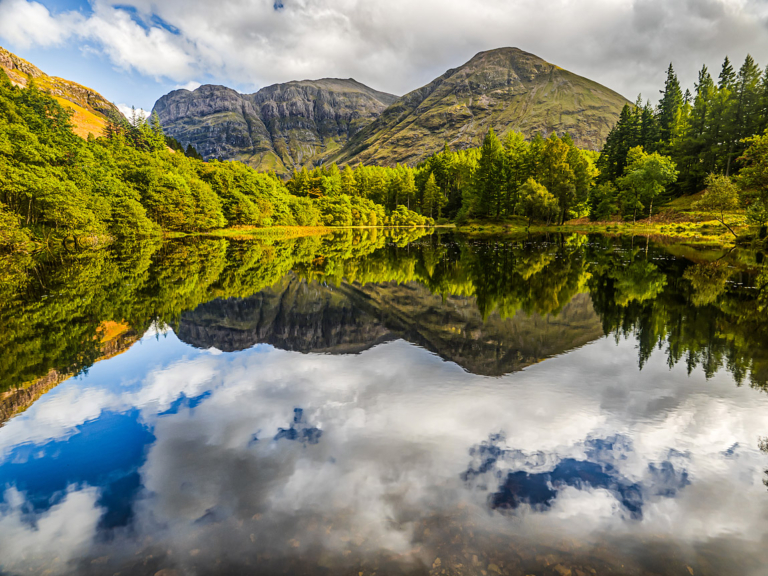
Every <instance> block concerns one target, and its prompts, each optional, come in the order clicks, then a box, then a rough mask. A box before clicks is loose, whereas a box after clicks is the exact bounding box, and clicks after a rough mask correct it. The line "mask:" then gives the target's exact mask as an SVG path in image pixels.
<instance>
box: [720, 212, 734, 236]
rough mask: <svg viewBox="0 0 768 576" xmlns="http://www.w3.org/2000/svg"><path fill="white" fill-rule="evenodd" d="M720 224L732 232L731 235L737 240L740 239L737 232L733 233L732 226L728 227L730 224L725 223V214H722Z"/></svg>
mask: <svg viewBox="0 0 768 576" xmlns="http://www.w3.org/2000/svg"><path fill="white" fill-rule="evenodd" d="M720 223H721V224H722V225H723V226H725V227H726V228H728V230H730V232H731V234H733V235H734V237H735V238H738V235H737V234H736V232H734V231H733V228H731V227H730V226H728V224H726V223H725V214H724V213H723V212H720Z"/></svg>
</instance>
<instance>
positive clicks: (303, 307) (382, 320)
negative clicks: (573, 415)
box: [176, 274, 603, 376]
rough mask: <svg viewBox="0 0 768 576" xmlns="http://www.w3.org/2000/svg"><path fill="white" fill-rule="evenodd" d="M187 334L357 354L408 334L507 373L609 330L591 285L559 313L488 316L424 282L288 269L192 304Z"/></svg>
mask: <svg viewBox="0 0 768 576" xmlns="http://www.w3.org/2000/svg"><path fill="white" fill-rule="evenodd" d="M176 332H177V335H178V337H179V339H181V340H182V341H183V342H186V343H187V344H190V345H192V346H196V347H198V348H210V347H215V348H217V349H219V350H222V351H225V352H233V351H237V350H245V349H247V348H250V347H252V346H254V345H256V344H259V343H264V344H271V345H272V346H275V347H277V348H280V349H282V350H292V351H297V352H303V353H309V352H313V353H325V354H353V353H358V352H362V351H363V350H367V349H368V348H371V347H373V346H375V345H376V344H380V343H382V342H387V341H389V340H395V339H398V338H402V339H404V340H407V341H408V342H411V343H412V344H416V345H418V346H421V347H423V348H425V349H427V350H429V351H431V352H433V353H435V354H437V355H439V356H440V357H441V358H443V359H444V360H447V361H451V362H455V363H457V364H458V365H459V366H461V367H462V368H464V369H465V370H468V371H469V372H472V373H473V374H482V375H485V376H500V375H502V374H507V373H510V372H514V371H518V370H522V369H523V368H524V367H526V366H529V365H531V364H533V363H536V362H539V361H541V360H543V359H545V358H548V357H551V356H554V355H557V354H561V353H563V352H565V351H567V350H571V349H573V348H577V347H579V346H583V345H584V344H587V343H588V342H591V341H593V340H596V339H598V338H600V337H602V336H603V329H602V325H601V323H600V318H599V317H598V316H597V314H596V313H595V311H594V308H593V307H592V301H591V299H590V297H589V295H588V294H578V295H576V296H575V297H574V298H573V299H572V300H571V301H570V302H569V303H568V304H566V305H565V306H564V307H563V310H562V311H561V312H560V314H558V315H557V317H555V316H553V315H540V314H535V313H534V314H530V315H528V314H525V313H523V312H519V313H518V314H516V315H515V316H514V317H512V318H502V317H501V316H500V315H499V314H498V313H493V314H491V315H490V316H489V317H488V318H487V319H486V320H483V318H482V315H481V314H480V311H479V309H478V307H477V301H476V299H475V298H474V297H459V296H449V297H447V298H446V299H443V298H442V296H440V295H439V294H433V293H432V292H430V290H429V289H428V288H427V287H425V286H423V285H421V284H419V283H418V282H408V283H404V284H399V283H396V282H384V283H377V284H366V285H363V286H361V285H359V284H349V283H342V284H341V285H340V286H336V287H333V289H331V288H328V287H326V286H322V285H320V284H317V283H310V284H307V283H306V282H303V281H301V280H300V279H299V278H298V277H297V276H295V275H294V274H288V275H287V276H285V277H284V278H283V279H282V280H280V281H279V282H278V283H277V284H276V285H275V286H273V287H271V288H268V289H265V290H262V291H261V292H259V293H258V294H254V295H253V296H250V297H248V298H228V299H219V300H213V301H211V302H207V303H205V304H202V305H200V306H198V307H197V308H196V309H195V310H193V311H188V312H183V313H182V315H181V322H180V323H179V326H178V329H177V331H176Z"/></svg>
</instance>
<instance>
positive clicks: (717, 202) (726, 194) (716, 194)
mask: <svg viewBox="0 0 768 576" xmlns="http://www.w3.org/2000/svg"><path fill="white" fill-rule="evenodd" d="M694 207H695V208H696V209H698V210H704V211H706V212H713V213H714V214H715V218H717V221H718V222H720V224H722V225H723V226H725V227H726V228H728V230H729V231H730V233H731V234H733V235H734V236H736V232H734V231H733V228H731V227H730V226H729V225H728V223H727V222H726V221H725V217H726V212H731V211H733V210H736V209H737V208H738V207H739V192H738V189H737V188H736V185H735V184H734V183H733V182H732V181H731V179H730V178H729V177H728V176H718V175H716V174H710V175H709V177H708V178H707V190H706V192H704V196H703V197H702V198H701V200H699V201H698V202H696V204H695V206H694Z"/></svg>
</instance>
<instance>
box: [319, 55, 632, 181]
mask: <svg viewBox="0 0 768 576" xmlns="http://www.w3.org/2000/svg"><path fill="white" fill-rule="evenodd" d="M627 102H628V101H627V100H626V98H624V97H623V96H621V95H620V94H617V93H616V92H613V91H612V90H609V89H608V88H606V87H604V86H601V85H600V84H598V83H596V82H593V81H591V80H588V79H587V78H583V77H581V76H578V75H576V74H573V73H571V72H568V71H567V70H563V69H562V68H559V67H557V66H555V65H553V64H550V63H548V62H545V61H544V60H542V59H541V58H538V57H537V56H534V55H533V54H529V53H527V52H523V51H522V50H519V49H517V48H500V49H498V50H491V51H488V52H481V53H479V54H477V55H476V56H475V57H474V58H472V59H471V60H470V61H469V62H467V63H466V64H464V65H463V66H461V67H459V68H456V69H453V70H449V71H448V72H446V73H445V74H443V75H442V76H440V77H439V78H437V79H436V80H434V81H432V82H430V83H429V84H427V85H426V86H423V87H422V88H419V89H418V90H414V91H413V92H410V93H409V94H406V95H405V96H403V97H402V98H400V99H399V100H398V101H397V102H395V103H394V104H393V105H392V106H390V107H389V108H387V109H386V110H385V111H384V113H383V114H382V115H381V116H380V117H379V118H378V119H377V120H376V121H374V122H373V123H372V124H370V125H369V126H367V127H366V128H364V129H363V130H362V131H360V132H359V133H358V134H357V135H355V137H354V138H352V140H351V141H350V142H349V144H347V145H346V146H345V147H344V148H343V149H342V150H340V151H339V152H336V153H332V154H330V155H329V156H328V157H327V158H326V160H327V161H329V162H330V161H335V162H339V163H351V164H357V163H358V162H362V163H364V164H377V165H386V166H389V165H394V164H396V163H398V162H400V163H407V164H411V165H413V164H416V163H418V162H420V161H422V160H424V159H425V158H427V157H428V156H430V155H431V154H433V153H435V152H437V151H439V150H440V149H442V148H443V146H444V144H445V143H446V142H447V143H448V145H449V146H450V147H451V148H453V149H464V148H469V147H474V146H479V145H480V144H481V143H482V139H483V137H484V136H485V134H486V133H487V132H488V129H489V128H491V127H492V128H493V129H494V130H495V131H496V132H497V133H498V134H500V135H504V134H506V133H507V132H510V131H517V132H522V133H523V134H524V135H525V136H527V137H532V136H534V135H535V134H537V133H543V134H544V135H547V134H549V133H551V132H557V133H558V134H563V133H565V132H568V133H569V134H570V135H571V137H572V138H573V140H574V142H575V143H576V145H577V146H579V147H581V148H585V149H589V150H599V149H600V148H601V147H602V145H603V143H604V142H605V138H606V136H607V135H608V132H609V131H610V130H611V128H612V127H613V125H614V124H615V123H616V120H617V119H618V117H619V113H620V112H621V109H622V107H623V106H624V105H625V104H627Z"/></svg>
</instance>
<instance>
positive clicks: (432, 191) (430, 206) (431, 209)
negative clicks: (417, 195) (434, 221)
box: [421, 173, 443, 218]
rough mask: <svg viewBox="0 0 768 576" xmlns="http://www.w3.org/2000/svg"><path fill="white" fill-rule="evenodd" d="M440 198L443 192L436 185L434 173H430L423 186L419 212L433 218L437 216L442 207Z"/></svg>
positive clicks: (441, 198)
mask: <svg viewBox="0 0 768 576" xmlns="http://www.w3.org/2000/svg"><path fill="white" fill-rule="evenodd" d="M442 200H443V194H442V193H441V192H440V188H439V187H438V186H437V181H436V179H435V175H434V173H432V174H430V175H429V179H428V180H427V183H426V185H425V186H424V198H423V200H422V201H421V213H422V214H423V215H424V216H429V217H430V218H434V217H435V215H437V216H438V217H439V213H440V208H442V205H443V202H442Z"/></svg>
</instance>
